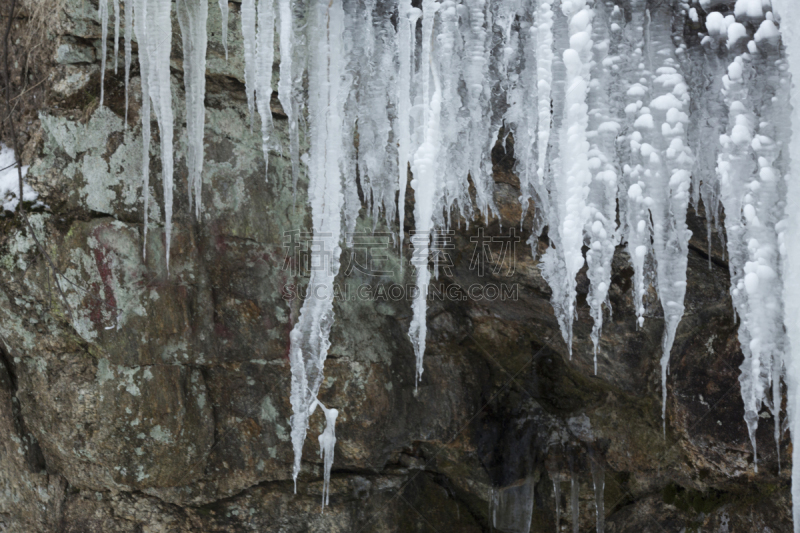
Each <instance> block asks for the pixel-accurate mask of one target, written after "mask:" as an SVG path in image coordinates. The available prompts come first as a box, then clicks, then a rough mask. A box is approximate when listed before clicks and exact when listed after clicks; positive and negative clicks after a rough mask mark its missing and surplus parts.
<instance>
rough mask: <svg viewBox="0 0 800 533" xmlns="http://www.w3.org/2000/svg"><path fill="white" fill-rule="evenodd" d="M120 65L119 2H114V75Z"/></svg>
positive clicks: (116, 0) (117, 0)
mask: <svg viewBox="0 0 800 533" xmlns="http://www.w3.org/2000/svg"><path fill="white" fill-rule="evenodd" d="M118 64H119V0H114V75H115V76H116V74H117V65H118Z"/></svg>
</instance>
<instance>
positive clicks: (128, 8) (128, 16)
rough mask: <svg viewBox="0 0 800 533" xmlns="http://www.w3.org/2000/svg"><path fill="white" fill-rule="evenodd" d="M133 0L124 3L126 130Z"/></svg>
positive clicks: (126, 126)
mask: <svg viewBox="0 0 800 533" xmlns="http://www.w3.org/2000/svg"><path fill="white" fill-rule="evenodd" d="M134 4H135V1H134V0H127V1H126V2H125V129H127V128H128V99H129V96H130V95H129V94H128V91H129V89H130V82H131V55H132V52H133V47H132V46H131V36H132V34H133V18H134V14H133V5H134Z"/></svg>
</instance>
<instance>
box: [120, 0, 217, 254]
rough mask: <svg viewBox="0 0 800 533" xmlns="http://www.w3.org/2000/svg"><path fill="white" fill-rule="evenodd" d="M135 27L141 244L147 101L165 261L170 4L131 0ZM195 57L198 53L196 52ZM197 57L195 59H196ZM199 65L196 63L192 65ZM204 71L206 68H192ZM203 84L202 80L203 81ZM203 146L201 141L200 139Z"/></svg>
mask: <svg viewBox="0 0 800 533" xmlns="http://www.w3.org/2000/svg"><path fill="white" fill-rule="evenodd" d="M133 6H134V19H135V21H134V30H135V33H136V40H137V42H138V44H139V69H140V71H141V73H142V110H141V115H142V138H143V139H142V174H143V176H142V178H143V180H142V191H143V195H144V245H143V253H144V251H146V250H147V223H148V196H149V192H148V189H149V181H150V180H149V179H148V175H149V168H150V111H151V107H150V103H151V102H152V110H153V111H154V112H155V115H156V120H157V121H158V130H159V136H160V138H161V176H162V181H163V185H164V218H165V221H164V233H165V241H166V263H167V269H169V250H170V243H171V239H172V186H173V184H172V172H173V146H172V135H173V128H174V124H173V114H172V84H171V83H170V72H169V67H170V65H169V56H170V52H171V50H172V19H171V18H170V15H171V10H172V3H171V2H162V1H160V0H133ZM195 55H196V56H197V57H198V58H199V57H200V56H201V54H195ZM196 59H197V58H194V60H196ZM194 67H195V68H199V65H194ZM195 72H203V73H205V69H204V68H203V69H202V70H199V71H198V70H195ZM202 83H203V84H204V83H205V82H204V81H203V82H202ZM201 146H202V142H201Z"/></svg>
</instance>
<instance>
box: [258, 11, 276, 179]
mask: <svg viewBox="0 0 800 533" xmlns="http://www.w3.org/2000/svg"><path fill="white" fill-rule="evenodd" d="M256 46H257V50H256V68H255V70H256V72H255V81H256V84H255V85H256V87H255V92H256V104H257V106H258V114H259V116H260V117H261V151H262V152H263V153H264V179H265V180H266V181H269V137H270V135H271V134H272V109H271V107H270V100H271V99H272V63H273V58H274V55H275V6H274V5H273V0H258V41H257V43H256Z"/></svg>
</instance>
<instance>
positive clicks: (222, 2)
mask: <svg viewBox="0 0 800 533" xmlns="http://www.w3.org/2000/svg"><path fill="white" fill-rule="evenodd" d="M218 2H219V14H220V17H221V19H222V23H221V24H220V25H221V26H222V47H223V48H224V49H225V61H227V60H228V0H218Z"/></svg>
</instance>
